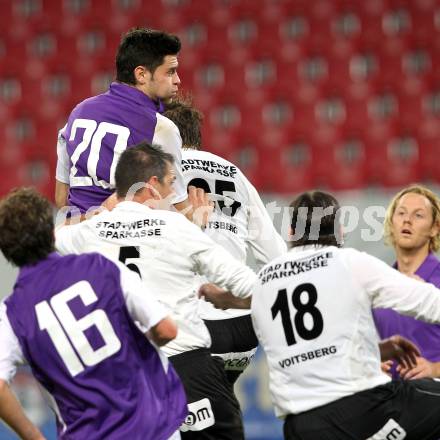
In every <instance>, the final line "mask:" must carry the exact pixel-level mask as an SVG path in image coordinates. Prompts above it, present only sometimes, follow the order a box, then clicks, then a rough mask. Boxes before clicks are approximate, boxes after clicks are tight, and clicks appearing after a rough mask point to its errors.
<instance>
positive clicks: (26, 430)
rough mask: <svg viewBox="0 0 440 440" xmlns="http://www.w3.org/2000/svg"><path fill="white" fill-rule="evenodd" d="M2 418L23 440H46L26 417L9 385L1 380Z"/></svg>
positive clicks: (0, 414) (0, 409)
mask: <svg viewBox="0 0 440 440" xmlns="http://www.w3.org/2000/svg"><path fill="white" fill-rule="evenodd" d="M0 417H1V418H2V419H3V420H4V422H5V423H6V424H7V425H9V426H10V427H11V428H12V429H13V430H14V431H15V432H16V433H17V434H18V435H19V437H20V438H21V439H23V440H44V437H43V435H42V434H41V432H40V431H39V429H38V428H37V427H36V426H35V425H34V424H33V423H32V422H31V421H30V420H29V419H28V418H27V417H26V415H25V413H24V411H23V408H22V407H21V405H20V403H19V402H18V400H17V398H16V397H15V396H14V394H13V393H12V391H11V389H10V388H9V385H8V384H7V383H6V382H5V381H3V380H0Z"/></svg>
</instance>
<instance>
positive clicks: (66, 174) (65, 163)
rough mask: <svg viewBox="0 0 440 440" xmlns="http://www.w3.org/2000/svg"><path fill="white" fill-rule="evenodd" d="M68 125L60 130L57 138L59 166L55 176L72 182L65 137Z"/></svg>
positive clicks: (65, 181) (63, 180)
mask: <svg viewBox="0 0 440 440" xmlns="http://www.w3.org/2000/svg"><path fill="white" fill-rule="evenodd" d="M65 129H66V125H65V126H64V127H63V128H62V129H61V130H60V131H59V132H58V140H57V168H56V174H55V178H56V179H57V180H58V181H59V182H62V183H66V184H69V182H70V158H69V155H68V153H67V144H66V139H65V137H64V130H65Z"/></svg>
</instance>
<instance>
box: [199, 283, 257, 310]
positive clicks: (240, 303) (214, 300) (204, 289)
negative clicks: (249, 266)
mask: <svg viewBox="0 0 440 440" xmlns="http://www.w3.org/2000/svg"><path fill="white" fill-rule="evenodd" d="M199 297H200V298H205V299H206V301H208V302H210V303H211V304H213V305H214V307H215V308H216V309H222V310H226V309H249V308H250V305H251V299H250V297H249V298H238V297H236V296H234V295H233V294H232V293H231V292H228V291H227V290H223V289H221V288H220V287H218V286H216V285H215V284H203V285H202V286H201V287H200V289H199Z"/></svg>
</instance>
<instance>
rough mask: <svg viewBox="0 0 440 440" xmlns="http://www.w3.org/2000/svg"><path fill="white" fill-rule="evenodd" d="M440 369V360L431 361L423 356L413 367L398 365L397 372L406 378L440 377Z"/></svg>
mask: <svg viewBox="0 0 440 440" xmlns="http://www.w3.org/2000/svg"><path fill="white" fill-rule="evenodd" d="M439 370H440V362H430V361H428V360H427V359H425V358H422V357H418V358H417V363H416V365H415V366H414V367H412V368H403V367H401V366H400V365H399V366H398V367H397V372H398V373H399V374H400V376H401V377H402V379H405V380H411V379H422V378H425V377H431V378H433V377H439V376H440V371H439Z"/></svg>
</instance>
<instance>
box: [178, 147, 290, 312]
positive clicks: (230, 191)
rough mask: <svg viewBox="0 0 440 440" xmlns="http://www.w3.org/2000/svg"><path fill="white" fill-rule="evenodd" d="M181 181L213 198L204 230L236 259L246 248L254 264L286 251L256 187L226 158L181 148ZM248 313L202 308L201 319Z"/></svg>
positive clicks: (262, 262) (207, 305) (210, 307)
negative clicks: (201, 189)
mask: <svg viewBox="0 0 440 440" xmlns="http://www.w3.org/2000/svg"><path fill="white" fill-rule="evenodd" d="M182 171H183V177H184V180H185V183H186V184H187V185H193V186H196V187H198V188H203V189H204V190H205V191H206V192H207V193H209V194H210V198H211V199H212V200H214V201H215V209H214V212H213V213H212V214H211V216H210V218H209V221H208V225H207V227H206V229H205V233H206V234H207V235H209V236H210V237H211V238H212V239H213V240H214V241H215V242H216V243H218V244H220V245H221V246H223V247H224V248H225V249H226V250H227V251H228V252H229V253H230V254H231V255H233V256H234V257H235V258H236V259H237V260H239V261H241V262H243V263H245V262H246V255H247V250H249V251H250V252H251V253H252V255H253V257H254V258H255V260H256V263H257V265H258V267H261V266H262V265H263V264H266V263H267V262H269V261H270V260H272V259H273V258H275V257H277V256H279V255H282V254H283V253H285V252H286V250H287V248H286V243H285V242H284V240H283V239H282V237H281V236H280V234H278V232H277V231H276V229H275V227H274V225H273V221H272V219H271V217H270V216H269V214H268V212H267V210H266V208H265V206H264V204H263V202H262V200H261V198H260V196H259V194H258V192H257V190H256V189H255V187H254V186H253V185H252V184H251V183H250V182H249V180H248V179H247V178H246V176H245V175H244V174H243V173H242V172H241V171H240V169H239V168H238V167H237V166H236V165H234V164H233V163H231V162H229V161H228V160H226V159H224V158H222V157H220V156H217V155H215V154H212V153H209V152H207V151H199V150H194V149H183V150H182ZM246 313H248V312H246V311H237V310H234V311H232V310H227V311H223V310H218V309H214V308H213V307H212V306H211V305H210V304H205V305H204V306H203V308H202V316H203V318H205V319H226V318H230V317H231V315H232V316H236V315H243V314H246Z"/></svg>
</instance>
